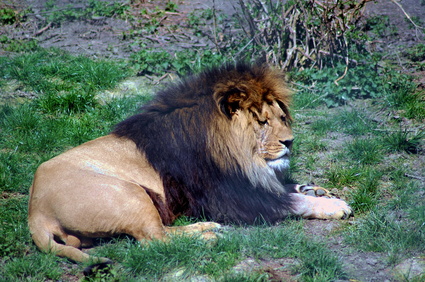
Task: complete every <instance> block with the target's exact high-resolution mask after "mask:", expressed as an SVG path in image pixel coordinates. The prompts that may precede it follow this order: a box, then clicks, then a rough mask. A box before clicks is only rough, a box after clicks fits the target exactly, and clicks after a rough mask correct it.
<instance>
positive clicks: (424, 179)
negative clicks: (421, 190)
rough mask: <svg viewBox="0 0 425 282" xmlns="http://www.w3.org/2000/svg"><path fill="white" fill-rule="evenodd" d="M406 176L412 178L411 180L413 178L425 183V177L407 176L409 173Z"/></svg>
mask: <svg viewBox="0 0 425 282" xmlns="http://www.w3.org/2000/svg"><path fill="white" fill-rule="evenodd" d="M404 176H406V177H410V178H413V179H417V180H421V181H425V177H423V176H417V175H411V174H407V173H405V174H404Z"/></svg>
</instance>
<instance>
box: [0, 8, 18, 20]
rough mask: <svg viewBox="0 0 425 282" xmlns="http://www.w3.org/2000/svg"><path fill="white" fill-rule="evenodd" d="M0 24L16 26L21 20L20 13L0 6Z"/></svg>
mask: <svg viewBox="0 0 425 282" xmlns="http://www.w3.org/2000/svg"><path fill="white" fill-rule="evenodd" d="M0 5H1V6H0V24H14V23H15V22H17V21H18V20H19V13H18V12H17V11H15V10H14V9H12V8H9V7H7V6H3V4H0Z"/></svg>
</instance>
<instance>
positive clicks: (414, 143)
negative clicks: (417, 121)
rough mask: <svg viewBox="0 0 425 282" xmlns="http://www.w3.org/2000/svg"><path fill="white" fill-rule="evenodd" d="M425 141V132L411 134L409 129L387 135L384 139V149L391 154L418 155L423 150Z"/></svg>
mask: <svg viewBox="0 0 425 282" xmlns="http://www.w3.org/2000/svg"><path fill="white" fill-rule="evenodd" d="M424 140H425V132H424V131H417V132H409V131H408V130H407V129H400V130H398V131H395V132H390V133H389V134H386V135H385V136H384V138H383V141H384V147H385V148H386V149H387V150H389V151H390V152H403V151H404V152H407V153H412V154H417V153H418V152H419V151H420V150H422V147H421V146H422V145H423V142H424Z"/></svg>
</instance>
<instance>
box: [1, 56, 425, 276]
mask: <svg viewBox="0 0 425 282" xmlns="http://www.w3.org/2000/svg"><path fill="white" fill-rule="evenodd" d="M139 55H140V54H139ZM206 63H208V61H207V62H206ZM130 64H132V63H130ZM201 65H202V64H200V65H199V66H201ZM124 69H125V68H124V63H123V62H110V61H103V60H90V59H88V58H85V57H75V56H71V55H69V54H67V53H64V52H62V51H59V50H54V49H53V50H41V51H35V52H33V53H29V54H21V55H17V56H14V57H0V87H3V86H5V85H7V83H6V82H8V81H10V80H14V81H16V83H17V84H18V85H19V87H20V89H23V90H25V91H28V92H32V93H35V96H36V99H33V100H26V101H24V102H23V103H6V102H2V103H0V222H1V223H2V224H0V257H1V259H0V277H2V278H3V277H4V278H5V279H6V280H24V279H27V280H31V281H39V280H46V279H48V280H66V277H67V276H69V275H71V276H73V277H78V278H82V276H81V272H82V269H83V267H84V265H76V266H74V265H72V264H71V263H69V262H68V261H67V260H65V259H61V258H57V257H54V256H51V255H48V254H43V253H41V252H39V251H38V250H37V249H36V248H35V246H34V245H33V243H32V241H31V238H30V234H29V231H28V227H27V224H26V216H27V203H28V188H29V186H30V184H31V181H32V177H33V173H34V171H35V170H36V168H37V167H38V165H39V164H41V163H42V162H43V161H45V160H47V159H49V158H51V157H53V156H55V155H57V154H59V153H61V152H63V151H64V150H66V149H69V148H71V147H74V146H77V145H78V144H81V143H83V142H86V141H88V140H91V139H94V138H96V137H98V136H101V135H104V134H107V133H108V132H109V131H110V130H111V128H112V127H113V125H114V124H116V123H117V122H119V121H121V120H122V119H124V118H125V117H126V116H129V115H131V114H132V113H133V112H134V111H135V110H136V109H137V108H138V107H139V106H140V105H141V104H142V103H144V102H146V101H147V100H148V99H149V95H147V94H146V93H142V95H129V96H123V97H121V98H110V99H103V100H100V99H99V96H100V95H99V93H101V92H102V91H104V90H106V89H113V88H114V87H116V85H117V84H118V83H119V82H120V80H122V79H123V78H125V77H126V76H128V75H129V73H130V72H128V71H125V70H124ZM134 71H137V68H136V69H134ZM402 82H403V81H402ZM378 85H379V84H378ZM403 85H404V86H403ZM409 85H410V84H404V82H403V83H402V84H400V85H398V86H397V87H398V88H399V90H400V91H399V93H402V92H403V91H404V92H408V91H412V90H411V89H410V86H409ZM394 87H395V86H393V88H394ZM409 89H410V90H409ZM402 90H403V91H402ZM404 92H403V93H404ZM309 95H310V96H309ZM320 96H321V94H320V93H317V92H312V93H311V94H309V93H308V92H302V93H301V94H299V95H298V94H296V95H295V106H294V116H295V121H296V122H295V124H294V132H295V135H296V139H295V143H294V154H293V162H292V164H291V168H292V175H291V177H292V178H295V179H297V180H298V181H299V182H301V183H303V182H311V181H314V182H316V183H317V184H320V185H324V186H325V187H329V188H333V187H336V188H337V189H338V192H339V194H340V196H343V197H346V198H347V199H348V201H349V203H350V205H351V206H352V207H353V208H354V210H355V212H356V217H355V219H354V221H353V224H352V225H349V226H348V225H347V226H344V225H343V226H342V227H341V230H340V234H342V236H343V237H344V240H345V244H348V245H350V246H352V247H353V248H357V249H360V250H363V251H365V252H381V253H382V256H383V257H384V258H385V260H386V262H388V263H389V264H395V263H397V262H399V261H400V260H402V259H403V258H406V257H409V256H410V255H411V254H418V253H421V252H423V251H424V247H423V246H424V245H425V244H423V242H424V239H425V235H424V232H423V225H424V222H425V213H424V208H423V186H421V185H420V183H419V181H418V180H415V179H411V178H407V177H406V176H405V175H406V173H410V174H415V173H414V172H410V171H411V170H413V169H414V168H415V161H416V158H417V157H420V156H422V155H421V153H422V152H423V145H424V144H423V131H421V130H419V129H418V128H417V127H414V128H409V126H408V125H405V124H400V122H394V121H392V120H391V119H388V120H384V121H383V122H381V123H377V122H375V121H374V119H373V117H372V114H371V112H378V111H379V112H382V111H400V109H401V108H403V109H405V108H406V107H407V106H406V105H407V104H406V103H399V104H396V103H392V102H391V103H389V102H388V101H389V100H388V99H389V98H388V97H381V98H379V97H378V98H374V101H376V104H373V103H372V104H371V105H370V106H369V107H368V109H367V110H365V109H364V106H362V105H363V104H359V103H355V102H353V103H350V104H349V105H345V106H335V105H337V104H338V103H339V102H338V101H340V98H338V97H337V99H336V100H335V102H336V103H337V104H335V105H334V106H333V107H331V108H328V107H325V106H324V105H323V103H319V101H320V99H318V97H320ZM328 98H331V97H330V96H328ZM300 99H301V100H303V101H304V102H300ZM305 101H316V102H317V104H316V102H314V103H310V102H308V103H307V102H305ZM297 103H298V104H297ZM407 103H410V102H407ZM418 103H421V102H420V101H419V102H418ZM297 105H298V106H297ZM306 105H308V107H306ZM381 105H384V107H381ZM404 113H408V112H407V111H405V112H404ZM410 114H414V117H415V118H417V119H418V120H420V119H421V118H422V116H421V112H420V111H418V112H416V113H415V112H410V113H409V115H410ZM411 123H412V124H413V125H414V124H415V119H412V120H411ZM344 187H346V188H344ZM343 188H344V189H343ZM187 223H190V221H189V220H187V219H183V220H181V221H180V222H179V224H187ZM327 244H328V243H327V238H323V237H321V236H315V237H313V236H312V235H311V234H308V233H306V232H305V229H304V221H303V220H299V221H296V220H294V221H285V222H283V223H281V224H280V225H277V226H269V225H266V224H265V225H260V226H251V227H249V226H246V227H243V226H239V227H238V226H236V227H228V228H226V229H225V230H224V231H222V232H221V234H220V239H219V240H218V241H217V243H216V244H210V243H207V242H204V241H202V240H199V239H197V238H191V237H176V238H174V240H173V241H172V243H169V244H165V243H162V242H151V243H149V244H146V245H140V244H139V243H138V242H136V241H135V240H133V239H131V238H128V237H125V236H123V237H120V238H114V239H111V240H104V241H102V244H100V246H99V247H97V248H95V249H94V250H93V251H94V252H95V253H96V254H97V255H100V256H106V257H109V258H111V259H112V260H114V261H116V262H117V264H115V265H113V266H112V268H111V269H110V271H109V272H107V273H102V272H99V273H97V274H96V275H97V276H96V277H94V278H93V280H96V279H97V280H117V281H134V280H138V281H140V280H157V279H179V280H187V279H189V278H190V277H198V278H199V279H204V278H206V277H208V278H212V279H215V280H218V281H267V280H268V279H269V278H270V274H269V273H268V272H267V271H266V270H264V269H263V270H258V271H252V272H249V271H245V272H242V273H241V272H236V271H235V270H234V266H235V265H237V264H240V263H243V262H244V261H245V260H247V259H254V260H257V261H262V262H264V261H269V260H270V261H272V260H275V259H279V258H291V259H293V260H294V265H292V266H291V267H290V269H289V270H288V271H289V274H290V275H293V276H296V275H297V277H298V278H299V279H300V280H302V281H332V280H337V279H345V278H350V277H348V276H347V275H346V274H345V272H344V266H343V264H342V262H341V260H340V259H339V258H338V256H336V255H335V254H334V253H333V252H332V251H330V250H329V246H328V245H327ZM86 280H90V279H86Z"/></svg>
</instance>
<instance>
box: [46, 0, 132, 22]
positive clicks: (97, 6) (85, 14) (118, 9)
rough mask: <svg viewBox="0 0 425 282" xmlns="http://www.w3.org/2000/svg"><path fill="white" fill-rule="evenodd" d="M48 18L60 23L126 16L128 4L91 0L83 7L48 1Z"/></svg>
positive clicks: (50, 20)
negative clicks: (59, 6)
mask: <svg viewBox="0 0 425 282" xmlns="http://www.w3.org/2000/svg"><path fill="white" fill-rule="evenodd" d="M45 7H46V8H45V11H44V12H45V13H46V15H47V16H46V18H47V20H48V21H49V22H52V23H54V24H57V25H60V24H62V23H63V22H65V21H74V20H78V19H91V18H95V17H114V16H117V17H125V14H126V12H127V10H128V7H129V6H127V5H122V3H119V2H115V3H114V2H113V3H108V2H105V1H98V0H89V1H88V2H87V5H86V6H85V7H83V8H81V7H79V8H75V7H74V6H73V5H71V4H70V5H67V6H65V7H62V8H58V7H57V6H56V5H55V2H54V1H46V4H45Z"/></svg>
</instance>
